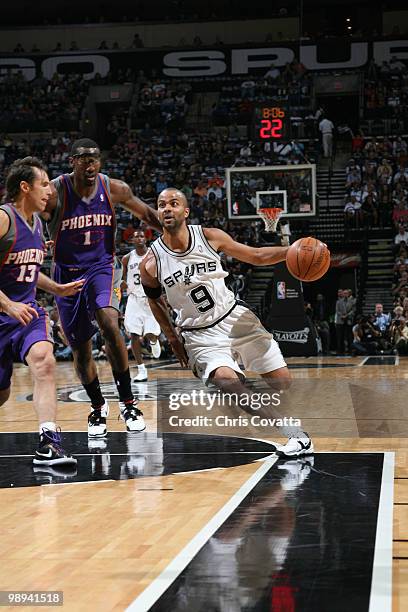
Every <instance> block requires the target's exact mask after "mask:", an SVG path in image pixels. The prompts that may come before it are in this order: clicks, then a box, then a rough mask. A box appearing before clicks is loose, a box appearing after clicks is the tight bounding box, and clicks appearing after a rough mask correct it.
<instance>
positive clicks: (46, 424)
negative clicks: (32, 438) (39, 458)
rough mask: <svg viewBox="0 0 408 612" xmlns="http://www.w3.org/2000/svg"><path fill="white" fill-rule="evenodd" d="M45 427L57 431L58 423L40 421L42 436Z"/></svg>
mask: <svg viewBox="0 0 408 612" xmlns="http://www.w3.org/2000/svg"><path fill="white" fill-rule="evenodd" d="M43 429H48V430H49V431H57V424H56V423H54V422H53V421H44V423H40V425H39V430H40V436H41V435H42V432H43Z"/></svg>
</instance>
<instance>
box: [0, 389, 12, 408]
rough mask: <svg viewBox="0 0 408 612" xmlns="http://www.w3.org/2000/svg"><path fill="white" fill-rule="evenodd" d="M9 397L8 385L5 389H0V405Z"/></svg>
mask: <svg viewBox="0 0 408 612" xmlns="http://www.w3.org/2000/svg"><path fill="white" fill-rule="evenodd" d="M9 397H10V387H8V388H7V389H0V406H2V405H3V404H5V403H6V402H7V400H8V398H9Z"/></svg>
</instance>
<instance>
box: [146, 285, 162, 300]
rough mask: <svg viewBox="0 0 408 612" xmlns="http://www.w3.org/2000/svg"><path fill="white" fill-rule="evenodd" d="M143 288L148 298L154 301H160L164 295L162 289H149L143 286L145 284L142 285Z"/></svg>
mask: <svg viewBox="0 0 408 612" xmlns="http://www.w3.org/2000/svg"><path fill="white" fill-rule="evenodd" d="M142 287H143V291H144V292H145V294H146V295H147V297H148V298H152V300H158V299H159V297H160V296H161V294H162V288H161V287H148V286H147V285H143V283H142Z"/></svg>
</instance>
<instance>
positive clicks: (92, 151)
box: [72, 147, 101, 157]
mask: <svg viewBox="0 0 408 612" xmlns="http://www.w3.org/2000/svg"><path fill="white" fill-rule="evenodd" d="M100 154H101V152H100V150H99V149H98V147H78V148H77V149H75V153H72V157H82V155H94V156H97V157H99V156H100Z"/></svg>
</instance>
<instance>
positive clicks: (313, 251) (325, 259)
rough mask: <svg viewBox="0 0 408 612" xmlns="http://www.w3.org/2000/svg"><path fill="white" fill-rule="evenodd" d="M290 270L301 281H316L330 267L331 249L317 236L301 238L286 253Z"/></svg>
mask: <svg viewBox="0 0 408 612" xmlns="http://www.w3.org/2000/svg"><path fill="white" fill-rule="evenodd" d="M286 265H287V267H288V270H289V272H290V273H291V274H292V276H294V277H295V278H298V279H299V280H301V281H308V282H310V281H315V280H318V279H319V278H321V277H322V276H323V275H324V274H326V272H327V270H328V269H329V267H330V251H329V249H328V248H327V246H326V245H325V244H324V243H323V242H320V240H317V238H312V237H309V238H300V239H299V240H296V242H294V243H293V244H292V245H291V246H290V247H289V250H288V252H287V253H286Z"/></svg>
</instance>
